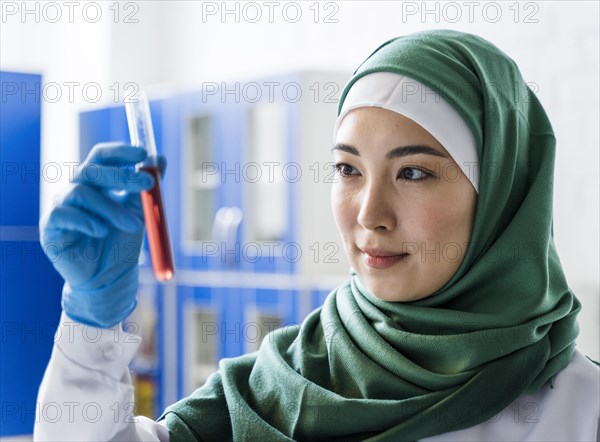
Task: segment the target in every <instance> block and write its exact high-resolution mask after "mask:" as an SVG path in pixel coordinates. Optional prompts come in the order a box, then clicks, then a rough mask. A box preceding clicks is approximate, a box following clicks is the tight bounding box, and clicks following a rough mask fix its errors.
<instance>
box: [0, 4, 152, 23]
mask: <svg viewBox="0 0 600 442" xmlns="http://www.w3.org/2000/svg"><path fill="white" fill-rule="evenodd" d="M142 3H143V2H131V1H125V2H122V1H113V2H108V1H100V2H87V1H85V2H75V1H66V2H53V1H49V2H47V1H20V2H15V1H2V2H0V12H1V18H0V21H1V22H2V23H21V24H27V23H38V24H39V23H50V24H54V23H71V24H73V23H100V22H103V21H110V22H112V23H139V22H140V19H139V16H140V14H139V12H140V5H141V4H142Z"/></svg>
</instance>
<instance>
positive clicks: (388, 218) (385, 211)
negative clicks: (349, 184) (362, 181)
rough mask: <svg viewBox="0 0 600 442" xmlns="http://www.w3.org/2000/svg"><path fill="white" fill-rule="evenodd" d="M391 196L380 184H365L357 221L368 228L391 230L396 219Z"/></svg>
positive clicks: (394, 225)
mask: <svg viewBox="0 0 600 442" xmlns="http://www.w3.org/2000/svg"><path fill="white" fill-rule="evenodd" d="M391 196H392V195H391V194H390V192H389V191H386V190H385V188H384V187H383V186H382V185H380V184H377V183H370V184H368V185H367V186H365V188H364V189H363V191H362V192H361V198H360V209H359V211H358V217H357V221H358V223H359V224H360V225H361V226H363V227H364V228H365V229H368V230H375V229H379V230H381V229H385V230H393V229H394V228H395V227H396V222H397V219H396V213H395V211H394V207H393V205H392V204H391V201H390V198H391Z"/></svg>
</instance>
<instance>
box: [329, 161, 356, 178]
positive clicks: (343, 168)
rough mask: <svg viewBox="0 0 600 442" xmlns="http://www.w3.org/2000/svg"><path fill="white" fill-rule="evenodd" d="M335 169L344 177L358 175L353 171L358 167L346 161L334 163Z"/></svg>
mask: <svg viewBox="0 0 600 442" xmlns="http://www.w3.org/2000/svg"><path fill="white" fill-rule="evenodd" d="M334 167H335V170H336V172H337V173H339V174H340V175H341V176H343V177H347V176H350V175H357V174H356V173H352V171H356V169H355V168H354V167H352V166H350V165H349V164H345V163H337V164H335V165H334Z"/></svg>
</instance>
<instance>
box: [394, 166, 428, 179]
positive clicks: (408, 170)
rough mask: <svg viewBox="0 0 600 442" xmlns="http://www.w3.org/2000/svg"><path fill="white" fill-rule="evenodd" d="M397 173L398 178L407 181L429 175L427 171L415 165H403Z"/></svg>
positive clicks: (424, 177)
mask: <svg viewBox="0 0 600 442" xmlns="http://www.w3.org/2000/svg"><path fill="white" fill-rule="evenodd" d="M398 175H399V177H398V178H400V179H403V180H407V181H421V180H424V179H426V178H427V177H429V174H428V173H427V172H424V171H422V170H421V169H417V168H416V167H405V168H404V169H402V170H401V171H400V173H399V174H398Z"/></svg>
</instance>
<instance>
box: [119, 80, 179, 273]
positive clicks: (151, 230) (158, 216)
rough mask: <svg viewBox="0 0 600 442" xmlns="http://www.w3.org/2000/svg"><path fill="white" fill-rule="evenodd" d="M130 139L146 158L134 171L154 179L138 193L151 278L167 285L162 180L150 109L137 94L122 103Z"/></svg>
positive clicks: (169, 258) (170, 268) (169, 257)
mask: <svg viewBox="0 0 600 442" xmlns="http://www.w3.org/2000/svg"><path fill="white" fill-rule="evenodd" d="M125 111H126V113H127V125H128V126H129V137H130V138H131V144H132V145H133V146H139V147H141V148H144V149H146V151H147V152H148V157H147V158H146V160H145V161H144V162H142V163H140V164H138V165H137V166H136V167H137V168H138V169H139V170H143V171H145V172H148V173H149V174H150V175H152V177H153V178H154V183H155V184H154V187H153V188H152V189H150V190H148V191H143V192H141V195H140V196H141V198H142V208H143V210H144V221H145V223H146V231H147V232H148V243H149V245H150V258H151V260H152V270H153V272H154V276H155V277H156V279H158V280H159V281H168V280H170V279H171V278H173V275H174V273H175V265H174V264H173V251H172V249H171V241H170V239H169V231H168V228H167V218H166V217H165V211H164V206H163V200H162V191H161V183H160V181H161V177H160V170H159V168H158V161H157V157H156V144H155V141H154V132H153V130H152V120H151V118H150V106H149V105H148V99H147V97H146V94H145V93H144V92H140V93H138V94H137V95H136V96H135V97H132V98H130V99H129V100H128V102H126V103H125Z"/></svg>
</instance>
